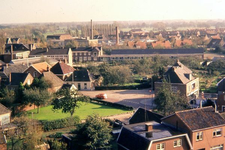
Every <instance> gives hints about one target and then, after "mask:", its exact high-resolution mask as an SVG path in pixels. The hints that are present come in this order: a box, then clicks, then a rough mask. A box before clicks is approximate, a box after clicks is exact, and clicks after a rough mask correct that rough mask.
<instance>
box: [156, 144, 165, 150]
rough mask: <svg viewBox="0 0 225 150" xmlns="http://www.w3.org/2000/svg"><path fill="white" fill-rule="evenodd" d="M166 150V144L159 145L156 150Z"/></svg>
mask: <svg viewBox="0 0 225 150" xmlns="http://www.w3.org/2000/svg"><path fill="white" fill-rule="evenodd" d="M164 149H165V143H159V144H157V145H156V150H164Z"/></svg>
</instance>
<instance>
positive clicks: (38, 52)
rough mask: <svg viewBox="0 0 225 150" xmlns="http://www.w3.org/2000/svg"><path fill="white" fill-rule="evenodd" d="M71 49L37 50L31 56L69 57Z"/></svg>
mask: <svg viewBox="0 0 225 150" xmlns="http://www.w3.org/2000/svg"><path fill="white" fill-rule="evenodd" d="M68 51H69V49H46V48H45V49H36V50H32V51H31V52H30V56H32V55H33V56H36V55H67V54H68Z"/></svg>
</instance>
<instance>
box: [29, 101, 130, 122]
mask: <svg viewBox="0 0 225 150" xmlns="http://www.w3.org/2000/svg"><path fill="white" fill-rule="evenodd" d="M28 112H34V114H33V119H38V120H55V119H61V118H66V117H70V114H69V113H66V114H65V113H62V112H61V110H58V111H56V112H54V111H53V110H52V106H46V107H42V108H40V112H39V114H37V113H36V112H37V110H36V109H34V110H30V111H28ZM126 112H129V111H127V110H122V109H117V108H113V107H109V106H105V105H99V104H93V103H83V104H82V105H81V106H80V107H79V108H77V109H76V111H75V113H74V116H75V115H77V116H79V117H80V119H85V118H86V117H87V116H88V115H91V114H95V113H96V114H99V115H100V116H102V117H104V116H110V115H116V114H122V113H126ZM29 117H30V118H32V115H31V113H29Z"/></svg>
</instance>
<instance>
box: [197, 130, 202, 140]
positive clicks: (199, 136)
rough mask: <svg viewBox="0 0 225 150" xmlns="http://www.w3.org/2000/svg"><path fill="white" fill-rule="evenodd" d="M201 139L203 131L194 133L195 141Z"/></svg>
mask: <svg viewBox="0 0 225 150" xmlns="http://www.w3.org/2000/svg"><path fill="white" fill-rule="evenodd" d="M202 140H203V132H198V133H196V141H202Z"/></svg>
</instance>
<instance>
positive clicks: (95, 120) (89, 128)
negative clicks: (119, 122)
mask: <svg viewBox="0 0 225 150" xmlns="http://www.w3.org/2000/svg"><path fill="white" fill-rule="evenodd" d="M111 131H112V129H111V127H110V126H109V124H108V123H107V122H105V121H104V120H103V119H102V118H100V117H99V116H98V115H93V116H88V117H87V119H86V122H85V123H83V124H79V125H78V126H77V128H76V130H75V131H73V132H72V133H73V134H74V137H73V138H72V139H73V143H74V144H75V145H76V147H77V148H78V149H92V150H97V149H106V148H110V145H109V143H110V140H111V138H112V137H111V134H110V132H111Z"/></svg>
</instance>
